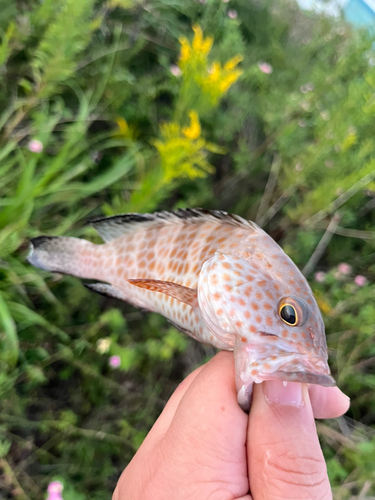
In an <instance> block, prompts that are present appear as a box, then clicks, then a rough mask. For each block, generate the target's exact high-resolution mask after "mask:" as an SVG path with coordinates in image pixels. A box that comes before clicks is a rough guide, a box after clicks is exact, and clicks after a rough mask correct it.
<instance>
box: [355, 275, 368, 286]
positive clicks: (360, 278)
mask: <svg viewBox="0 0 375 500" xmlns="http://www.w3.org/2000/svg"><path fill="white" fill-rule="evenodd" d="M354 283H355V284H356V285H357V286H365V285H367V278H365V277H364V276H362V275H361V274H358V276H356V277H355V278H354Z"/></svg>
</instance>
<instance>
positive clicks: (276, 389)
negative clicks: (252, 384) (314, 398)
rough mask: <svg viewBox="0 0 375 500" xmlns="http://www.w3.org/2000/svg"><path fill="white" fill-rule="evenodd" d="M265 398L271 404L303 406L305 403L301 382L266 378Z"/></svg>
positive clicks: (263, 384) (264, 383)
mask: <svg viewBox="0 0 375 500" xmlns="http://www.w3.org/2000/svg"><path fill="white" fill-rule="evenodd" d="M262 386H263V394H264V398H265V400H266V401H267V403H269V404H279V405H284V406H294V407H295V408H301V407H302V406H303V405H304V403H303V397H302V389H303V386H302V384H301V383H300V382H286V381H285V380H284V381H281V380H266V381H264V382H263V383H262Z"/></svg>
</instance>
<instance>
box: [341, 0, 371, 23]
mask: <svg viewBox="0 0 375 500" xmlns="http://www.w3.org/2000/svg"><path fill="white" fill-rule="evenodd" d="M343 11H344V16H345V19H346V20H347V21H349V22H350V23H353V24H355V25H356V26H358V27H361V26H367V27H370V26H373V27H375V1H374V0H349V1H348V3H347V4H346V5H345V7H344V8H343Z"/></svg>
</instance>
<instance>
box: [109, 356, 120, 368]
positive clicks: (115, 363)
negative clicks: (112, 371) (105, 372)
mask: <svg viewBox="0 0 375 500" xmlns="http://www.w3.org/2000/svg"><path fill="white" fill-rule="evenodd" d="M108 364H109V366H110V367H111V368H118V367H119V366H120V365H121V358H120V356H111V357H110V358H109V360H108Z"/></svg>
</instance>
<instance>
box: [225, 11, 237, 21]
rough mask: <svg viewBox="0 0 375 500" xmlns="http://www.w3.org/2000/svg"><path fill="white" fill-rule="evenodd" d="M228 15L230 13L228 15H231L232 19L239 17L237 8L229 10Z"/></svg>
mask: <svg viewBox="0 0 375 500" xmlns="http://www.w3.org/2000/svg"><path fill="white" fill-rule="evenodd" d="M227 15H228V17H230V18H231V19H237V17H238V12H237V11H236V10H234V9H230V10H228V12H227Z"/></svg>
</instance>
